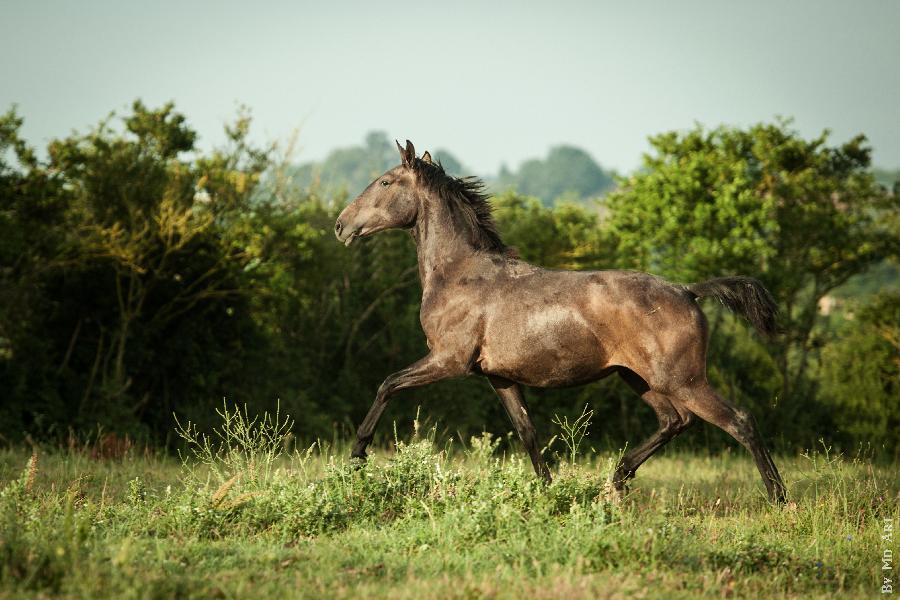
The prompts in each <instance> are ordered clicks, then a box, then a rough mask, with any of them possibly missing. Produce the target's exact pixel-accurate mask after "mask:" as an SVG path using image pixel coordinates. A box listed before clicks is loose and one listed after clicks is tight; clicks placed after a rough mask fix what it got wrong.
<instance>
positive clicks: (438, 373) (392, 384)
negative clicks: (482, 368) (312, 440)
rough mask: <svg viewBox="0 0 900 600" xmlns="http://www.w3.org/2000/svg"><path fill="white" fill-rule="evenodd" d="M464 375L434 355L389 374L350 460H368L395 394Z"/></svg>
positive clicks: (452, 362) (364, 420) (362, 425)
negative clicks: (380, 424) (376, 431)
mask: <svg viewBox="0 0 900 600" xmlns="http://www.w3.org/2000/svg"><path fill="white" fill-rule="evenodd" d="M461 374H462V372H461V370H460V369H459V368H458V365H457V363H456V361H453V360H448V359H447V358H446V357H440V356H437V355H435V354H434V353H432V354H429V355H428V356H426V357H425V358H422V359H420V360H417V361H416V362H414V363H413V364H411V365H410V366H408V367H406V368H405V369H402V370H400V371H397V372H396V373H393V374H391V375H388V376H387V378H386V379H385V380H384V382H383V383H382V384H381V386H379V388H378V393H377V394H376V395H375V403H374V404H372V408H370V409H369V413H368V414H367V415H366V418H365V419H363V422H362V424H361V425H360V426H359V429H357V431H356V443H355V444H354V445H353V451H352V452H351V453H350V457H351V458H361V459H363V460H365V458H366V447H367V446H368V445H369V444H370V443H371V442H372V437H373V436H374V435H375V427H376V426H377V425H378V420H379V419H380V418H381V413H383V412H384V409H385V408H387V403H388V400H389V399H390V397H391V396H392V395H393V394H394V393H396V392H399V391H400V390H404V389H407V388H414V387H419V386H423V385H427V384H429V383H434V382H435V381H440V380H442V379H447V378H448V377H454V376H456V375H461Z"/></svg>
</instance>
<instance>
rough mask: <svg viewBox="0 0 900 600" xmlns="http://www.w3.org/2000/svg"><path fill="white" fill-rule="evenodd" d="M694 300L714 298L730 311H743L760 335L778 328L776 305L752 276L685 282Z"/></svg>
mask: <svg viewBox="0 0 900 600" xmlns="http://www.w3.org/2000/svg"><path fill="white" fill-rule="evenodd" d="M685 289H687V290H688V291H689V292H690V293H691V294H693V295H694V299H695V300H700V299H702V298H715V299H716V300H718V301H719V302H721V303H722V304H723V305H724V306H725V308H727V309H728V310H730V311H731V312H734V313H738V314H740V315H743V316H744V318H746V319H747V320H748V321H750V324H751V325H753V327H754V328H755V329H756V330H757V331H758V332H759V333H761V334H762V335H764V336H766V337H772V336H773V335H775V334H776V333H778V332H779V328H778V325H777V324H776V322H775V321H776V318H777V317H778V305H777V304H776V303H775V299H774V298H772V294H770V293H769V290H767V289H766V288H765V286H763V284H762V283H760V282H759V281H757V280H756V279H753V278H752V277H742V276H736V277H717V278H715V279H710V280H708V281H704V282H702V283H693V284H690V285H687V286H685Z"/></svg>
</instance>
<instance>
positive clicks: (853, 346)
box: [821, 293, 900, 454]
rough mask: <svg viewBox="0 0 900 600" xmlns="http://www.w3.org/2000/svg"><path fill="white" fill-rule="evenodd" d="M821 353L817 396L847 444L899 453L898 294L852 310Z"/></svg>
mask: <svg viewBox="0 0 900 600" xmlns="http://www.w3.org/2000/svg"><path fill="white" fill-rule="evenodd" d="M852 317H853V318H852V319H849V320H847V321H845V322H844V323H843V325H842V327H840V328H839V330H838V331H837V332H836V333H835V334H834V337H835V340H834V342H835V343H832V344H829V345H828V346H826V347H825V349H824V350H823V352H822V387H821V397H822V399H823V401H824V403H825V405H826V406H827V409H828V411H829V413H830V415H831V417H832V420H833V422H834V425H835V428H836V430H837V431H836V433H837V435H838V436H840V438H841V439H842V440H843V441H844V442H845V443H847V444H848V445H854V444H871V445H872V446H873V447H875V448H886V449H888V450H889V451H890V450H891V449H893V452H894V453H895V454H896V452H897V449H898V448H900V414H898V412H897V400H898V398H900V384H898V382H900V294H897V293H893V294H884V295H880V296H877V297H876V298H875V299H874V300H872V301H871V302H870V303H868V304H866V305H864V306H862V307H860V309H859V310H857V311H854V313H853V315H852Z"/></svg>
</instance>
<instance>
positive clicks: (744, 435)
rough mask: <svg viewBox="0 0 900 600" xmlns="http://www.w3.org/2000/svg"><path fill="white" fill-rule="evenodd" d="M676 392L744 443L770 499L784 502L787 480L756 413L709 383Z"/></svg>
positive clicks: (688, 405)
mask: <svg viewBox="0 0 900 600" xmlns="http://www.w3.org/2000/svg"><path fill="white" fill-rule="evenodd" d="M677 396H678V398H679V401H680V403H681V404H683V405H684V406H685V407H686V408H687V409H688V410H690V411H691V412H693V413H694V414H695V415H697V416H698V417H700V418H701V419H703V420H704V421H706V422H708V423H712V424H713V425H715V426H716V427H718V428H719V429H722V430H723V431H725V432H726V433H728V434H729V435H730V436H731V437H733V438H734V439H736V440H737V441H738V442H739V443H740V444H741V445H742V446H744V448H746V449H747V450H748V451H749V452H750V454H752V455H753V460H754V461H755V462H756V468H757V469H759V474H760V475H761V476H762V479H763V483H764V484H765V486H766V491H767V492H768V494H769V499H770V500H771V501H772V502H784V500H785V487H784V482H783V481H782V479H781V475H779V473H778V469H777V468H776V467H775V462H774V461H773V460H772V456H771V455H770V454H769V451H768V450H767V449H766V446H765V444H764V443H763V440H762V436H761V435H760V433H759V429H758V428H757V425H756V420H755V419H754V418H753V415H751V414H750V413H749V412H747V411H746V410H744V409H741V408H737V407H735V406H732V405H731V404H729V403H728V402H727V401H726V400H725V399H724V398H722V397H721V396H720V395H719V394H718V393H716V391H715V390H714V389H713V388H712V387H711V386H710V385H709V384H708V383H707V384H703V385H700V386H697V387H694V388H689V389H687V388H686V389H683V390H680V391H679V393H678V394H677Z"/></svg>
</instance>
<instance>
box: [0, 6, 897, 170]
mask: <svg viewBox="0 0 900 600" xmlns="http://www.w3.org/2000/svg"><path fill="white" fill-rule="evenodd" d="M0 56H2V60H0V110H4V111H5V110H6V108H8V107H9V106H10V105H11V104H13V103H16V104H18V106H19V112H20V114H21V115H23V116H24V117H25V118H26V125H25V128H24V132H25V134H26V137H27V138H28V139H29V140H31V141H32V142H33V143H36V144H38V145H44V144H45V142H46V141H47V140H49V139H51V138H52V137H59V136H62V135H65V134H67V133H69V132H70V131H71V130H72V129H78V130H85V129H86V128H87V127H88V126H90V125H92V124H94V123H96V122H97V121H98V120H100V119H101V118H102V117H104V116H105V115H106V114H107V113H108V112H109V111H111V110H116V111H117V112H120V113H121V112H125V111H126V110H127V107H128V106H129V105H130V103H131V101H132V100H134V99H135V98H141V99H143V100H144V101H145V103H147V104H149V105H151V106H156V105H159V104H161V103H163V102H165V101H167V100H170V99H171V100H174V101H175V102H176V105H177V108H178V109H179V110H180V111H181V112H183V113H184V114H186V115H187V117H188V120H189V122H190V123H191V124H192V125H193V127H194V128H195V129H197V131H198V132H199V134H200V136H201V140H200V144H201V147H209V146H211V145H214V144H218V143H220V142H221V141H222V139H223V136H222V134H221V129H222V125H223V123H224V122H226V121H227V120H228V119H229V118H230V117H231V116H232V115H233V114H234V113H235V110H236V107H237V105H238V104H239V103H242V104H246V105H248V106H249V107H250V108H251V110H252V112H253V116H254V120H255V123H256V127H255V130H256V136H257V138H256V139H258V140H268V139H284V138H286V137H287V136H288V135H289V133H290V132H291V131H292V130H293V129H295V128H297V127H300V146H301V152H300V153H299V155H298V156H297V159H298V160H299V161H306V160H314V159H319V158H321V157H323V156H324V155H325V154H327V152H328V151H329V150H331V149H332V148H335V147H339V146H347V145H353V144H359V143H361V142H362V140H363V137H364V136H365V134H366V132H368V131H370V130H373V129H381V130H384V131H386V132H387V133H388V134H389V135H390V136H391V137H395V138H399V139H401V140H403V139H406V138H409V139H411V140H413V142H414V143H415V144H416V146H417V148H418V149H419V150H420V151H421V150H424V149H427V148H437V147H443V148H447V149H449V150H450V151H451V152H453V153H454V154H455V155H456V156H457V157H458V158H459V159H460V160H461V161H462V162H463V163H464V164H465V165H467V166H468V167H469V168H471V169H473V170H474V171H475V172H476V173H481V174H485V173H491V172H495V171H496V170H497V168H498V167H499V166H500V164H501V163H503V162H505V163H507V164H508V165H509V166H511V167H516V166H518V164H519V163H520V162H521V161H522V160H524V159H527V158H532V157H538V156H544V155H545V154H546V152H547V150H548V148H549V147H550V146H552V145H556V144H561V143H567V144H574V145H576V146H580V147H582V148H584V149H585V150H587V151H588V152H590V153H591V154H592V155H593V156H594V158H595V159H596V160H597V161H598V162H599V163H600V164H601V165H603V166H604V167H608V168H614V169H617V170H619V171H629V170H631V169H633V168H635V167H636V166H637V165H638V164H639V162H640V157H641V153H642V152H644V151H646V150H647V148H648V145H647V141H646V140H647V136H648V135H652V134H654V133H660V132H663V131H668V130H672V129H687V128H690V127H692V126H693V124H694V123H695V122H700V123H703V124H704V125H709V126H714V125H718V124H723V123H724V124H730V125H739V126H745V125H749V124H751V123H755V122H758V121H763V120H772V119H773V118H774V117H775V116H777V115H782V116H789V117H793V118H794V119H795V127H796V128H797V129H798V130H799V131H800V132H801V133H802V134H803V135H805V136H807V137H811V136H814V135H817V134H818V133H819V132H821V130H822V129H825V128H829V129H831V130H832V132H833V134H832V137H831V141H832V143H839V142H843V141H846V140H847V139H849V138H851V137H852V136H853V135H855V134H857V133H865V134H866V135H867V136H868V137H869V139H870V141H871V144H872V146H873V147H874V149H875V152H874V163H875V164H876V165H879V166H884V167H888V168H897V167H900V1H898V0H881V1H875V0H803V1H796V0H795V1H770V0H766V1H760V0H754V1H752V2H751V1H748V2H743V3H740V4H738V3H737V2H725V1H716V0H710V1H703V2H701V1H683V0H682V1H677V2H676V1H662V0H660V1H653V2H650V1H644V2H640V1H636V2H628V3H626V2H599V1H584V2H577V1H568V2H567V1H562V0H557V1H553V2H545V3H542V2H535V1H531V2H520V3H513V2H496V1H495V2H459V1H457V2H448V1H446V0H445V1H442V2H427V1H422V2H372V1H368V2H362V1H359V2H357V1H346V2H339V1H332V2H321V1H320V2H303V1H291V2H288V1H285V2H264V1H256V2H226V1H219V2H199V1H196V2H191V1H188V0H181V1H179V2H173V1H160V0H157V1H154V2H146V1H144V2H136V1H130V0H102V1H101V0H82V1H75V0H70V1H58V2H45V1H41V0H26V1H22V0H0Z"/></svg>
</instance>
